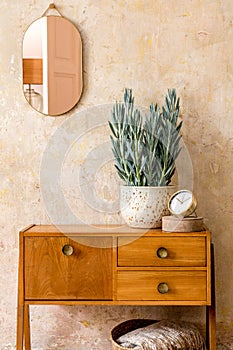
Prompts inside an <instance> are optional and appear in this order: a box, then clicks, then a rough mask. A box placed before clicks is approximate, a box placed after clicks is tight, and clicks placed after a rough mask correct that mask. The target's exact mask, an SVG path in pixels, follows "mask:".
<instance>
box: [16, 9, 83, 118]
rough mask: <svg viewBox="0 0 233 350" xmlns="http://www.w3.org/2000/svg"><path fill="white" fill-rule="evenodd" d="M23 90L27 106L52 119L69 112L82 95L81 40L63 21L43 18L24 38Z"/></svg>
mask: <svg viewBox="0 0 233 350" xmlns="http://www.w3.org/2000/svg"><path fill="white" fill-rule="evenodd" d="M23 91H24V95H25V97H26V99H27V101H28V102H29V104H30V105H31V106H32V107H33V108H34V109H36V110H37V111H39V112H41V113H43V114H46V115H51V116H58V115H61V114H63V113H66V112H68V111H69V110H70V109H72V108H73V107H74V106H75V105H76V104H77V102H78V101H79V99H80V97H81V93H82V41H81V36H80V34H79V31H78V30H77V28H76V27H75V26H74V25H73V24H72V23H71V22H70V21H68V20H67V19H66V18H64V17H60V16H51V15H50V16H44V17H41V18H39V19H37V20H36V21H35V22H33V23H32V24H31V25H30V26H29V28H28V29H27V31H26V33H25V35H24V39H23Z"/></svg>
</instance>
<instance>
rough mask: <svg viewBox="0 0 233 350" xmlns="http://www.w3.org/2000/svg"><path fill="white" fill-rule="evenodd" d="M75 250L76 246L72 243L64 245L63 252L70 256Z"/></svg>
mask: <svg viewBox="0 0 233 350" xmlns="http://www.w3.org/2000/svg"><path fill="white" fill-rule="evenodd" d="M73 252H74V248H73V247H72V246H71V245H70V244H66V245H64V247H63V248H62V253H63V254H64V255H65V256H70V255H72V254H73Z"/></svg>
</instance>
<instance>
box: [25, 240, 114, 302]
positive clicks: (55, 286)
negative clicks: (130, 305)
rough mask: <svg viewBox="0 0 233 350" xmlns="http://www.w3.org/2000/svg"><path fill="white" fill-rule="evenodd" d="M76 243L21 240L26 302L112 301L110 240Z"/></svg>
mask: <svg viewBox="0 0 233 350" xmlns="http://www.w3.org/2000/svg"><path fill="white" fill-rule="evenodd" d="M97 240H99V242H96V241H97ZM80 241H81V242H82V238H80V237H79V240H78V241H76V240H73V239H70V238H68V237H65V236H64V237H51V236H50V237H25V243H24V244H25V264H24V270H25V271H24V275H25V299H26V300H56V299H57V300H58V299H59V300H111V299H112V283H111V282H112V270H113V269H112V249H111V248H99V246H103V247H111V244H112V238H111V237H89V238H86V242H82V243H80ZM88 241H89V242H88ZM100 241H101V242H100ZM84 243H85V244H84Z"/></svg>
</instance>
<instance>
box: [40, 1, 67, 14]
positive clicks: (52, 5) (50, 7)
mask: <svg viewBox="0 0 233 350" xmlns="http://www.w3.org/2000/svg"><path fill="white" fill-rule="evenodd" d="M49 10H56V11H57V13H58V14H59V15H60V16H61V17H63V16H62V14H61V12H60V11H59V10H58V9H57V7H56V5H55V4H54V3H53V2H51V3H50V4H49V7H48V8H47V9H46V10H45V12H44V13H43V15H42V16H41V17H44V16H46V13H47V12H48V11H49Z"/></svg>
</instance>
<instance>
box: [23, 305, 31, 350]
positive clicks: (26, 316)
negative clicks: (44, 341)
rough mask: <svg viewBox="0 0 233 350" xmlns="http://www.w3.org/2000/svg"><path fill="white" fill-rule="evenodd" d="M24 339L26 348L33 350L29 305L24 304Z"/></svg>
mask: <svg viewBox="0 0 233 350" xmlns="http://www.w3.org/2000/svg"><path fill="white" fill-rule="evenodd" d="M24 341H25V350H31V339H30V307H29V305H25V306H24Z"/></svg>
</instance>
